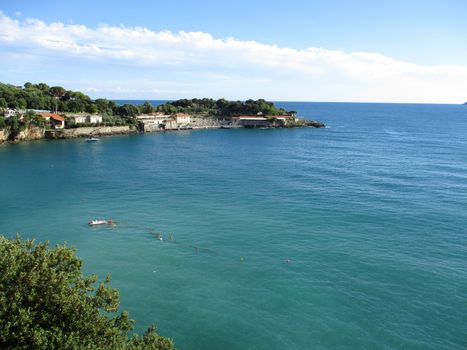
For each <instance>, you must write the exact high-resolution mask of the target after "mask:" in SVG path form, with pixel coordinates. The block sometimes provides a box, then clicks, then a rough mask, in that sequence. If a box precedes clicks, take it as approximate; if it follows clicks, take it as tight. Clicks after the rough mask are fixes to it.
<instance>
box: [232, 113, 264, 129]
mask: <svg viewBox="0 0 467 350" xmlns="http://www.w3.org/2000/svg"><path fill="white" fill-rule="evenodd" d="M232 121H233V122H235V123H237V124H239V125H241V126H243V127H245V128H261V127H268V126H271V123H270V122H269V120H268V119H267V118H265V117H263V116H258V115H241V116H239V117H232Z"/></svg>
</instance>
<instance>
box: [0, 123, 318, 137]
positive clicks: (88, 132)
mask: <svg viewBox="0 0 467 350" xmlns="http://www.w3.org/2000/svg"><path fill="white" fill-rule="evenodd" d="M290 127H312V128H324V127H325V125H324V124H323V123H321V122H319V121H313V120H307V121H306V122H305V123H304V124H302V125H297V126H287V128H290ZM233 128H243V126H241V125H226V124H225V123H222V122H220V121H219V120H216V119H214V118H203V119H201V118H200V119H198V120H195V121H194V123H193V125H192V126H191V127H189V128H172V129H166V130H160V129H159V130H157V131H156V130H154V132H162V131H178V130H186V129H194V130H199V129H233ZM140 132H144V131H141V130H140V129H138V128H137V127H134V126H130V125H125V126H94V127H80V128H73V129H51V130H46V129H44V128H40V127H37V126H32V127H29V128H26V129H25V130H23V131H21V132H19V133H18V134H17V135H15V136H14V137H13V136H12V135H11V133H10V130H9V129H8V128H5V129H2V130H0V143H4V142H11V143H17V142H23V141H31V140H41V139H50V140H59V139H74V138H84V137H95V136H111V135H124V134H133V133H140Z"/></svg>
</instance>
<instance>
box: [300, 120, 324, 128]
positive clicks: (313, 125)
mask: <svg viewBox="0 0 467 350" xmlns="http://www.w3.org/2000/svg"><path fill="white" fill-rule="evenodd" d="M305 125H306V126H309V127H311V128H325V127H326V125H324V124H323V123H321V122H320V121H318V120H305Z"/></svg>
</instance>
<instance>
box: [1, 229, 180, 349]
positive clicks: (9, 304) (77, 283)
mask: <svg viewBox="0 0 467 350" xmlns="http://www.w3.org/2000/svg"><path fill="white" fill-rule="evenodd" d="M82 265H83V261H82V260H81V259H79V258H78V257H77V256H76V255H75V250H74V249H72V248H70V247H67V246H65V245H57V246H56V247H55V248H53V249H50V248H49V246H48V244H47V243H45V244H44V243H42V244H36V243H35V242H34V241H31V240H22V239H21V238H19V237H16V238H15V239H9V238H6V237H4V236H0V348H1V349H38V350H42V349H44V350H45V349H65V350H66V349H109V350H110V349H128V350H138V349H153V350H173V349H174V345H173V343H172V341H171V340H170V339H167V338H164V337H161V336H159V335H158V334H157V333H156V330H155V327H151V328H149V329H148V330H147V331H146V333H145V334H144V335H143V336H139V335H133V336H129V332H130V331H131V330H132V328H133V321H132V320H130V319H129V317H128V313H127V312H121V313H120V314H118V315H116V312H117V309H118V305H119V294H118V291H117V290H116V289H115V288H112V287H110V285H109V282H110V277H107V278H106V279H105V280H104V281H102V282H100V283H99V284H98V285H97V286H96V282H97V276H95V275H91V276H87V277H86V276H83V275H82V272H81V268H82ZM115 315H116V316H115ZM112 316H113V317H112Z"/></svg>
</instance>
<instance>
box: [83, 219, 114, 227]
mask: <svg viewBox="0 0 467 350" xmlns="http://www.w3.org/2000/svg"><path fill="white" fill-rule="evenodd" d="M112 224H113V221H112V220H91V221H89V222H88V225H89V226H96V225H112Z"/></svg>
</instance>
